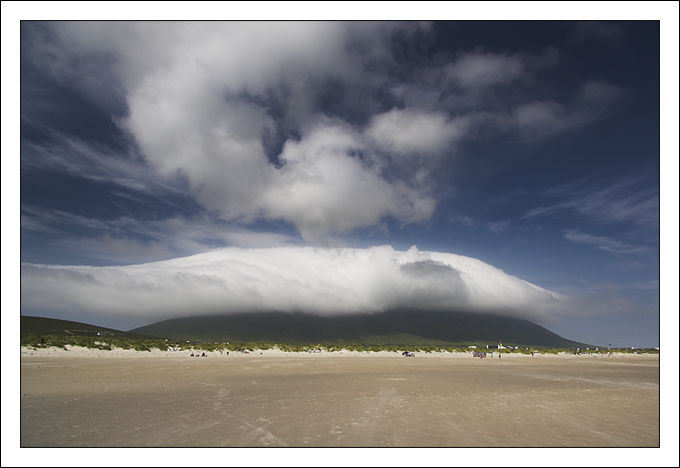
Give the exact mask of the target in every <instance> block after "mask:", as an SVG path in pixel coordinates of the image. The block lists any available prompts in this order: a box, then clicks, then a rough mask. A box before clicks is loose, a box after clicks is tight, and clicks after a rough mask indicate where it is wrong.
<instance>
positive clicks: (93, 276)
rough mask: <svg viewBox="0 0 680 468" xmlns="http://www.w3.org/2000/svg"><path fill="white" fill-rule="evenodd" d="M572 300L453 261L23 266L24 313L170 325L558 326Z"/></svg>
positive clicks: (286, 258)
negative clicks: (301, 317) (519, 320)
mask: <svg viewBox="0 0 680 468" xmlns="http://www.w3.org/2000/svg"><path fill="white" fill-rule="evenodd" d="M567 304H568V298H566V297H564V296H561V295H560V294H557V293H553V292H550V291H547V290H545V289H542V288H540V287H538V286H535V285H532V284H530V283H527V282H526V281H523V280H521V279H519V278H516V277H514V276H510V275H507V274H505V273H503V272H502V271H501V270H499V269H497V268H494V267H492V266H491V265H488V264H485V263H483V262H481V261H479V260H475V259H473V258H469V257H463V256H459V255H454V254H448V253H439V252H421V251H419V250H418V249H417V248H415V247H412V248H411V249H410V250H408V251H406V252H399V251H395V250H393V249H392V248H391V247H389V246H383V247H374V248H370V249H365V250H359V249H320V248H311V247H306V248H301V247H282V248H274V249H237V248H227V249H221V250H215V251H211V252H207V253H204V254H198V255H194V256H190V257H185V258H177V259H173V260H167V261H162V262H155V263H147V264H142V265H130V266H121V267H86V266H48V265H33V264H22V267H21V305H22V311H23V312H24V313H30V312H31V311H34V310H38V311H54V312H57V313H62V314H63V313H68V314H82V315H83V316H85V315H87V316H88V318H89V319H91V320H93V319H95V317H102V318H103V317H109V318H110V317H122V318H129V319H131V320H132V319H134V320H139V319H146V320H149V321H152V320H162V319H166V318H170V317H178V316H187V315H191V314H220V313H231V312H243V311H260V310H280V311H305V312H310V313H316V314H337V313H340V314H350V313H366V312H378V311H384V310H388V309H392V308H402V307H412V308H416V309H424V308H427V309H439V310H454V311H455V310H457V311H477V312H480V313H483V312H495V313H504V314H509V315H513V316H517V317H523V318H529V319H532V320H535V321H538V322H549V321H550V320H551V319H552V318H553V316H554V314H555V313H557V312H560V311H562V309H563V308H564V307H565V306H566V305H567Z"/></svg>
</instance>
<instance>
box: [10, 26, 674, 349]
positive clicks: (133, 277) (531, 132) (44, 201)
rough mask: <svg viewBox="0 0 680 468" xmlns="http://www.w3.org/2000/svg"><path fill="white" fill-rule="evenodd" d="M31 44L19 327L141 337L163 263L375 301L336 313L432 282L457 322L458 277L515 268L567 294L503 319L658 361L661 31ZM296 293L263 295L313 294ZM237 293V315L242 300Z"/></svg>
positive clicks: (57, 32)
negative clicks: (90, 295)
mask: <svg viewBox="0 0 680 468" xmlns="http://www.w3.org/2000/svg"><path fill="white" fill-rule="evenodd" d="M20 45H21V53H20V72H21V73H20V90H21V93H20V99H21V101H20V104H21V105H20V115H21V122H20V129H19V130H20V169H19V174H18V176H19V177H18V178H19V179H20V201H19V203H20V219H21V221H20V232H21V234H20V257H21V264H22V269H21V281H22V297H21V312H22V314H28V315H42V316H49V317H55V318H64V319H70V320H80V321H84V322H89V323H96V324H99V325H105V326H112V327H116V328H121V329H129V328H133V327H136V326H140V325H144V324H146V323H150V322H153V321H156V320H160V319H162V318H165V316H163V315H162V313H160V312H159V311H152V312H153V313H151V312H150V310H151V309H153V305H150V304H154V303H156V304H161V303H162V301H161V300H160V297H161V296H162V295H167V293H168V289H167V288H170V287H171V286H168V285H173V284H175V283H173V281H174V280H172V281H170V280H169V279H168V278H169V276H167V277H165V276H164V274H165V273H163V272H170V271H172V272H173V273H172V274H173V275H179V274H190V275H208V276H211V277H219V278H220V281H223V283H221V284H222V285H224V284H229V285H240V286H242V288H241V289H242V290H248V289H249V288H250V287H251V286H252V285H253V284H256V283H255V282H256V281H259V282H262V281H264V279H263V278H265V277H266V278H269V279H268V280H267V282H268V284H269V285H271V284H272V283H275V284H278V283H277V280H278V279H281V278H286V280H290V278H289V277H288V276H290V275H294V274H297V276H295V278H294V281H295V284H304V285H306V286H305V287H306V288H307V290H309V291H312V292H315V291H317V289H315V288H319V289H318V291H319V295H320V294H322V292H323V294H327V296H324V297H335V296H333V294H334V293H332V292H329V291H330V290H328V289H323V288H325V287H326V286H328V284H329V283H332V284H335V285H336V286H338V287H343V288H350V287H354V288H355V291H357V296H360V297H364V296H362V294H364V286H365V285H366V284H370V285H371V288H373V289H370V290H368V289H367V290H366V291H365V297H367V298H370V300H371V301H373V302H370V301H369V299H367V301H369V302H366V303H361V302H360V301H359V302H358V303H356V304H353V305H351V306H350V305H348V306H347V307H348V308H347V309H346V310H345V309H343V310H339V309H338V310H329V311H327V313H336V312H337V313H341V312H348V311H349V312H351V311H354V312H355V311H356V310H358V309H360V308H361V307H362V304H363V306H365V307H366V308H367V310H368V309H370V310H371V311H372V310H374V309H375V310H377V309H379V308H380V304H382V305H384V304H392V302H391V299H390V298H394V297H397V296H395V294H396V289H390V288H397V287H399V288H401V287H402V286H403V285H402V283H399V281H401V280H403V279H404V277H403V273H404V272H405V271H407V272H409V273H408V274H416V273H417V272H421V271H422V272H424V273H423V276H419V277H418V278H415V277H414V279H413V282H412V283H411V284H416V283H417V284H421V283H418V281H420V282H422V285H423V288H424V289H422V290H418V293H417V295H416V296H413V297H425V296H423V295H424V294H426V293H427V294H428V297H437V298H438V299H437V300H438V301H440V302H437V304H439V305H441V306H442V307H445V306H446V304H451V305H460V304H459V303H458V302H456V301H457V300H458V299H457V297H458V296H456V294H454V293H452V292H451V291H452V290H455V291H458V289H456V288H457V286H455V287H454V286H452V284H453V283H442V284H439V277H437V278H435V276H433V275H434V273H436V272H437V271H445V273H446V274H447V275H448V274H449V273H450V274H451V275H452V276H451V278H452V280H451V281H453V282H454V283H455V282H456V281H458V279H459V278H461V277H462V278H463V280H461V281H462V283H461V284H463V285H464V286H461V288H467V289H464V290H465V291H467V292H466V294H467V296H466V300H467V301H468V302H465V304H466V307H472V308H474V309H475V310H480V311H481V312H484V310H483V307H482V306H481V305H480V304H486V302H484V297H486V296H485V295H487V296H488V295H489V294H491V295H493V294H494V291H492V290H490V289H484V288H487V287H488V284H490V283H489V281H490V280H489V279H490V278H491V279H493V280H494V281H495V280H496V279H498V281H501V282H504V281H506V280H507V277H517V278H519V279H521V280H524V281H526V282H528V283H531V285H535V286H537V287H538V288H540V289H541V291H543V290H545V291H547V292H549V293H550V294H551V296H550V300H551V301H553V300H555V301H558V302H559V301H562V302H560V304H561V305H560V306H559V307H555V308H551V307H549V306H548V305H547V303H545V302H535V301H538V299H534V298H533V296H531V298H530V299H526V302H522V303H519V302H518V305H517V307H515V308H514V309H513V308H511V309H512V310H509V312H508V313H514V314H516V315H517V316H527V317H529V318H531V319H536V321H537V322H538V323H541V324H543V325H544V326H546V327H547V328H549V329H550V330H552V331H554V332H556V333H558V334H560V335H561V336H564V337H566V338H569V339H574V340H578V341H582V342H587V343H593V344H598V345H607V344H610V343H611V344H612V346H619V347H624V346H636V347H655V346H659V333H660V318H661V317H662V316H663V311H662V310H660V302H659V299H660V291H659V286H660V245H659V240H660V198H661V197H660V180H661V176H662V175H664V172H665V171H666V170H668V169H670V170H675V177H677V152H676V153H674V154H664V153H663V152H662V148H661V147H660V142H661V139H660V132H661V130H662V122H661V119H660V116H661V115H662V114H661V109H660V104H661V103H663V102H664V100H663V99H662V98H661V94H660V93H661V90H660V82H661V78H662V77H661V75H660V70H666V68H663V66H664V65H663V63H662V61H663V60H662V59H663V57H662V56H661V51H660V23H659V22H658V21H613V22H612V21H587V22H580V21H565V22H563V21H533V22H520V21H507V22H486V21H474V22H471V21H461V22H452V21H446V22H429V23H416V22H405V23H399V22H376V23H368V22H360V23H356V22H321V23H315V22H304V23H293V22H283V23H258V22H248V23H233V22H198V23H191V22H189V23H182V22H174V23H161V22H152V23H147V22H134V23H124V22H115V23H94V22H75V23H69V22H26V21H25V22H23V23H22V25H21V30H20ZM676 50H677V49H676ZM674 67H675V68H674V69H673V66H671V70H673V71H674V73H675V79H676V83H677V59H675V65H674ZM674 96H675V98H674V99H675V106H676V107H675V109H676V110H677V91H675V94H674ZM674 119H675V122H676V123H677V112H676V113H675V116H674ZM666 124H667V123H666V122H665V121H664V123H663V125H664V128H665V125H666ZM670 128H674V127H673V124H672V123H671V126H670ZM675 139H676V148H677V134H676V135H675ZM668 160H670V161H668ZM669 163H670V165H668V164H669ZM664 168H666V169H664ZM3 172H5V171H3ZM3 181H4V178H3ZM672 197H674V198H672V200H671V202H672V203H674V204H675V205H674V206H675V207H676V208H677V185H675V188H674V192H672ZM3 198H5V197H4V196H3ZM672 211H673V210H671V212H672ZM669 216H670V214H669ZM673 216H677V209H676V210H675V214H674V215H673ZM674 229H675V231H674V235H675V237H674V239H675V240H677V218H675V225H674ZM380 246H390V248H389V249H388V250H385V251H384V250H380V248H381V247H380ZM412 246H416V248H417V250H410V251H409V249H411V247H412ZM309 247H315V248H316V249H317V250H315V252H319V251H323V252H326V254H324V255H321V256H315V255H316V254H314V255H312V254H310V253H309V252H310V250H309V249H308V248H309ZM4 248H5V247H4V245H3V250H4ZM672 248H673V249H675V250H674V252H675V262H676V265H677V242H675V247H672ZM371 249H373V250H371ZM376 249H378V250H376ZM376 251H377V252H387V253H385V254H384V256H381V255H383V253H381V254H380V255H373V254H372V253H375V252H376ZM244 252H245V253H244ZM334 252H335V253H334ZM366 252H371V255H367V254H366ZM408 252H411V253H410V254H408V255H407V253H408ZM414 252H415V253H414ZM446 254H452V255H454V256H455V258H454V256H447V255H446ZM196 255H198V257H194V256H196ZM244 255H245V256H244ZM248 255H250V256H251V257H248ZM458 256H463V257H471V258H473V259H477V260H479V261H481V262H483V263H484V264H488V265H490V266H492V267H495V269H498V270H495V269H494V271H493V273H489V275H490V276H479V275H478V276H475V275H476V274H477V273H475V272H474V271H478V270H474V271H473V270H470V271H468V270H465V268H466V267H465V266H464V263H465V262H463V260H461V257H458ZM255 257H257V260H255ZM378 257H379V258H378ZM218 258H219V259H221V260H220V261H223V262H227V263H225V264H220V265H221V266H220V267H219V268H218V267H213V266H208V265H213V264H214V262H216V261H217V260H216V259H218ZM289 258H290V259H293V260H290V262H293V263H295V262H297V263H296V265H295V268H292V267H291V269H290V271H286V268H285V265H286V263H285V261H288V260H283V259H289ZM376 258H378V260H375V259H376ZM190 259H201V261H200V262H199V261H198V260H190ZM348 259H349V260H348ZM374 260H375V261H376V262H378V263H375V264H373V263H371V262H373V261H374ZM157 262H166V263H157ZM167 262H169V263H167ZM239 262H240V263H239ZM324 262H327V263H324ZM343 262H347V263H346V264H347V265H350V267H348V269H347V270H343V269H342V268H341V266H342V265H345V263H343ZM380 262H382V263H380ZM408 262H411V264H417V265H418V268H415V267H405V266H404V265H405V264H406V263H408ZM414 262H416V263H414ZM290 264H291V263H288V265H290ZM132 265H135V267H131V266H132ZM225 265H226V266H225ZM238 265H241V266H238ZM243 265H246V266H243ZM339 265H340V266H339ZM375 265H378V266H375ZM389 265H398V268H396V267H395V268H396V270H394V271H393V270H390V269H389V268H391V267H389ZM442 265H444V266H445V267H446V269H445V270H441V268H443V267H442ZM114 266H115V267H117V268H118V269H117V270H112V269H107V268H108V267H114ZM374 266H375V270H371V268H373V267H374ZM383 267H384V268H383ZM437 268H439V270H438V269H437ZM480 268H481V267H480ZM293 270H294V271H296V272H297V273H292V271H293ZM366 271H374V275H373V276H370V275H368V276H366V278H365V280H363V282H362V281H359V280H356V278H363V276H361V275H362V274H364V273H363V272H366ZM479 271H481V270H479ZM484 271H486V270H484ZM182 272H184V273H182ZM257 272H260V273H261V272H266V274H265V273H262V275H263V276H262V277H261V278H260V277H257V275H258V274H259V273H257ZM274 272H275V273H274ZM328 272H334V273H332V275H331V273H328ZM414 272H416V273H414ZM343 274H344V275H346V276H347V277H344V276H342V275H343ZM479 274H480V275H481V273H479ZM167 275H170V273H167ZM267 275H269V276H267ZM272 275H275V276H272ZM329 275H330V276H329ZM333 275H335V276H333ZM390 275H392V276H394V278H397V277H398V278H400V279H399V280H395V282H394V283H390V284H388V285H383V284H382V283H381V284H380V286H379V287H378V286H375V284H376V282H380V281H383V280H384V279H385V278H391V277H392V276H390ZM399 275H402V276H399ZM460 275H462V276H460ZM466 275H468V276H466ZM675 275H676V276H677V268H676V269H675ZM350 276H351V278H350ZM444 276H446V275H444ZM142 277H144V278H145V279H143V280H142ZM149 278H153V284H151V283H150V282H152V280H150V279H149ZM243 278H249V279H248V281H250V282H244V283H241V282H240V281H242V280H243ZM253 278H254V279H253ZM272 278H274V279H272ZM348 278H349V279H348ZM409 278H410V277H409ZM175 279H176V277H175ZM166 280H167V281H168V282H167V283H166V282H165V281H166ZM355 280H356V281H355ZM487 280H489V281H487ZM142 281H146V283H144V285H141V282H142ZM243 281H245V280H243ZM291 281H292V280H291ZM507 281H510V280H507ZM513 281H514V280H513ZM93 283H96V284H98V285H99V286H101V288H102V289H101V290H97V291H98V297H99V298H103V297H104V298H106V299H105V300H101V301H99V302H97V304H96V306H92V307H91V308H90V309H89V310H88V305H87V304H84V303H83V301H80V302H79V301H77V300H75V299H73V296H74V295H75V291H82V289H79V288H82V287H84V286H86V285H88V284H93ZM455 284H458V283H455ZM494 284H495V283H494ZM503 284H505V283H503ZM508 284H510V283H508ZM512 284H515V283H512ZM321 285H324V286H323V288H322V287H321ZM399 285H402V286H399ZM474 285H485V286H484V287H483V288H482V289H483V291H484V293H483V294H482V293H479V297H478V296H475V295H474V294H472V293H471V292H470V291H472V288H473V286H474ZM99 286H98V287H99ZM366 287H368V286H366ZM480 287H481V286H480ZM532 287H533V286H532ZM126 288H128V289H126ZM281 288H282V289H277V288H276V287H270V286H267V287H265V288H263V289H257V291H256V293H253V294H254V295H255V296H257V297H258V298H261V299H262V302H261V303H259V304H270V302H269V301H270V300H274V299H279V300H280V299H281V298H282V297H283V294H284V293H283V292H282V291H293V292H291V293H290V294H291V297H292V296H293V295H294V294H297V296H296V297H301V294H298V293H296V292H295V291H296V290H295V289H294V288H293V289H291V287H290V283H283V282H282V283H281ZM141 289H144V293H143V296H142V295H140V296H139V299H138V300H137V299H134V300H132V299H130V301H128V302H130V304H128V305H127V306H126V307H128V312H127V313H121V312H120V304H116V303H120V302H121V298H131V297H137V296H134V294H136V293H135V291H137V292H139V291H140V290H141ZM227 289H229V288H227ZM152 290H153V291H156V292H157V293H158V295H159V296H154V295H153V293H152V292H149V291H152ZM401 290H403V289H401ZM461 290H463V289H461ZM225 291H226V289H225ZM225 291H222V293H224V294H223V295H221V296H219V297H218V299H215V301H218V302H219V301H220V300H221V301H223V302H221V303H220V304H224V308H225V310H227V311H230V310H236V309H237V308H238V307H241V306H243V304H246V303H248V304H251V302H249V301H250V299H248V300H247V301H246V300H245V299H244V300H243V301H245V302H241V301H240V299H238V300H237V299H233V300H232V301H231V302H230V299H229V297H231V296H229V294H227V293H226V292H225ZM358 291H361V292H360V293H359V292H358ZM444 291H445V293H444ZM480 291H481V290H480ZM518 291H519V290H517V291H515V290H510V289H509V290H508V291H507V296H503V297H501V299H503V298H505V299H506V300H508V301H510V298H512V297H514V295H515V293H516V294H523V292H518ZM522 291H523V290H522ZM140 294H141V293H140ZM414 294H416V293H414ZM541 294H542V293H541ZM37 296H39V297H40V300H36V299H35V298H36V297H37ZM269 296H271V298H270V297H269ZM399 297H401V296H399ZM409 297H411V296H409ZM522 297H524V296H522ZM541 297H543V296H541ZM286 298H287V300H288V299H290V298H288V296H286ZM555 298H559V299H555ZM156 299H158V302H154V301H155V300H156ZM126 300H127V299H126ZM296 300H297V299H295V298H293V299H290V301H291V304H293V305H291V307H298V308H299V307H300V304H299V303H298V302H296ZM93 301H94V300H93ZM135 301H136V302H135ZM446 301H452V302H448V303H447V302H446ZM541 301H543V299H541ZM126 304H127V302H126ZM239 304H240V305H239ZM257 304H258V303H255V305H254V306H253V305H252V304H251V306H252V307H255V308H256V306H257ZM376 304H377V305H376ZM202 307H203V306H202V304H201V301H200V299H197V300H196V301H195V302H194V310H192V311H191V312H192V313H200V312H202V311H203V309H202ZM319 308H320V309H322V308H323V307H321V306H319ZM340 308H341V307H340ZM95 309H96V310H95ZM350 309H351V310H350ZM528 309H532V310H534V309H535V310H537V311H541V312H536V314H535V315H526V314H527V313H528V312H526V310H528ZM208 310H209V311H210V312H211V313H214V310H215V306H214V301H213V302H212V303H211V305H210V307H209V306H208V305H205V311H206V312H207V311H208ZM324 313H326V311H324ZM668 313H671V312H670V311H668ZM672 314H677V312H675V311H674V312H672ZM675 320H676V322H675V323H677V317H676V318H675Z"/></svg>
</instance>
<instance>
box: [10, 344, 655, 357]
mask: <svg viewBox="0 0 680 468" xmlns="http://www.w3.org/2000/svg"><path fill="white" fill-rule="evenodd" d="M66 348H67V349H64V348H61V347H56V346H52V347H48V348H31V347H28V346H21V357H28V356H34V357H71V358H94V357H96V358H135V359H144V358H196V357H200V358H203V356H202V354H203V353H205V357H211V358H217V359H223V358H227V359H239V358H249V357H252V358H257V357H282V358H283V357H298V358H299V357H308V358H314V357H321V358H324V357H331V356H332V357H364V358H367V357H399V358H401V357H404V356H402V355H401V351H349V350H341V351H319V352H304V351H303V352H293V351H281V350H279V349H275V348H274V349H263V350H259V349H258V350H253V351H249V352H241V351H229V352H228V353H227V351H224V352H223V353H221V352H219V351H204V350H194V351H192V350H182V351H161V350H159V349H157V348H153V349H151V350H150V351H137V350H134V349H120V348H119V349H113V350H102V349H93V348H85V347H81V346H71V345H66ZM192 354H194V355H193V356H192ZM500 354H502V356H503V358H505V359H521V358H533V359H536V358H539V359H540V358H543V359H544V358H560V359H592V358H603V359H611V358H616V357H623V356H631V357H632V356H641V357H642V356H659V353H617V352H613V353H603V352H592V353H588V354H579V355H575V354H571V353H569V354H567V353H557V354H554V353H541V352H535V353H534V355H531V354H524V353H513V352H509V353H500ZM500 354H499V353H498V352H493V353H492V352H491V351H487V357H486V358H485V359H503V358H497V356H499V355H500ZM415 357H420V358H427V359H433V358H435V359H447V358H448V359H456V358H458V359H459V358H470V359H475V357H474V356H473V351H469V352H462V353H461V352H449V351H442V352H430V353H427V352H416V353H415ZM476 359H480V358H476Z"/></svg>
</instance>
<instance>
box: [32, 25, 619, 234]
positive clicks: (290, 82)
mask: <svg viewBox="0 0 680 468" xmlns="http://www.w3.org/2000/svg"><path fill="white" fill-rule="evenodd" d="M433 37H434V30H433V28H431V25H428V24H420V23H412V22H407V23H399V22H379V23H372V22H369V23H361V22H359V23H357V22H263V23H260V22H245V23H240V22H208V23H205V22H172V23H165V22H96V23H92V22H54V23H46V24H45V23H35V24H33V23H31V24H27V25H25V26H24V31H23V35H22V45H23V48H24V52H23V56H22V60H26V61H27V62H30V63H32V64H33V65H34V66H35V67H36V68H37V69H40V70H43V72H44V73H47V74H49V75H50V76H51V77H52V78H53V79H55V80H56V81H58V82H60V83H61V84H63V85H64V86H69V87H71V88H73V89H75V90H76V91H77V92H78V93H79V94H81V95H83V96H85V98H86V99H88V100H89V101H91V102H93V103H97V105H99V106H101V107H103V108H105V109H107V110H108V111H111V112H113V113H114V114H115V120H116V122H117V123H118V125H119V126H120V128H121V129H122V130H124V131H125V132H126V134H127V135H129V136H130V137H131V138H130V140H131V142H133V146H134V148H135V149H136V150H137V151H138V152H139V154H140V155H141V158H142V159H143V161H144V163H145V164H148V167H149V168H152V169H153V171H155V173H156V174H158V175H160V176H161V178H164V179H165V180H167V181H171V180H176V179H181V180H182V181H183V182H185V183H186V186H187V188H188V191H189V193H190V194H191V196H192V197H193V198H194V199H195V200H196V201H197V202H198V203H200V204H201V205H202V206H203V207H205V208H206V209H207V210H209V211H210V212H212V213H215V215H217V216H219V217H221V218H222V219H223V220H226V221H228V222H235V223H239V222H240V223H248V222H251V221H253V220H257V219H269V220H285V221H288V222H290V223H291V224H292V225H293V226H295V227H296V229H297V230H298V231H299V232H300V234H301V235H302V237H303V238H304V239H305V240H308V241H314V240H318V239H319V238H320V237H323V236H325V235H328V234H335V233H346V232H349V231H351V230H352V229H354V228H356V227H361V226H374V225H376V224H378V223H379V222H381V220H383V219H385V218H393V219H397V220H398V221H400V222H402V223H413V222H421V221H426V220H428V219H430V218H431V216H432V215H433V213H434V211H435V209H436V204H437V199H436V196H435V195H434V194H435V193H437V188H438V187H437V185H436V184H437V177H436V176H437V173H438V172H440V171H438V169H439V168H441V167H442V163H443V162H445V163H447V164H448V163H449V162H450V161H451V159H452V158H453V157H455V155H456V153H457V151H458V150H459V146H460V144H461V142H463V141H464V140H465V138H466V137H468V136H469V135H474V134H477V133H478V130H479V129H480V127H484V126H487V127H488V126H490V127H493V128H494V130H495V131H498V132H511V133H513V134H516V135H520V136H522V137H523V138H527V137H532V136H533V135H535V134H539V135H542V134H546V133H552V132H555V131H562V130H564V129H568V128H571V127H574V126H578V125H579V124H581V123H583V122H586V121H588V120H590V119H593V118H596V117H597V116H598V115H600V114H601V113H602V112H603V110H602V109H607V108H608V106H609V104H610V103H611V102H612V101H615V100H616V99H617V98H618V91H619V90H618V89H617V88H615V87H613V86H611V85H609V84H607V83H604V82H598V83H591V84H585V85H583V88H582V89H581V91H574V93H577V95H578V96H577V98H576V99H575V100H574V99H572V101H574V102H575V103H576V104H571V105H567V104H566V103H564V102H557V101H545V100H541V101H537V100H535V99H534V98H532V97H530V95H527V96H522V95H521V93H520V94H515V96H520V97H519V98H516V99H515V102H512V103H510V102H508V101H507V100H506V99H503V95H502V91H503V90H502V89H501V88H502V87H504V86H507V85H508V84H512V83H517V82H521V83H522V90H526V89H527V88H530V87H531V86H535V85H536V83H537V80H536V73H538V72H539V71H540V70H541V69H543V68H546V67H551V66H554V65H555V64H556V63H557V62H558V60H559V54H558V53H557V52H556V51H554V50H552V49H548V50H547V51H546V52H545V54H543V55H535V56H532V55H527V54H525V53H521V52H518V53H515V54H510V53H507V54H499V53H494V52H492V51H484V50H472V51H462V52H460V53H458V54H456V55H451V56H444V57H438V58H437V60H438V61H440V62H443V64H442V63H439V62H436V61H428V60H429V59H428V58H427V57H426V56H423V57H421V55H420V52H424V51H425V48H423V51H420V52H418V53H416V52H417V51H415V50H406V49H404V47H403V44H416V43H417V44H427V43H428V41H431V40H432V38H433ZM404 38H410V39H408V40H405V39H404ZM400 44H401V46H400ZM400 47H401V48H400ZM499 89H500V91H499ZM499 93H501V94H499ZM29 107H30V106H29ZM29 107H27V109H28V108H29ZM24 117H26V118H29V116H28V115H26V116H24ZM58 157H59V156H58V155H57V156H55V155H51V156H50V157H49V158H44V157H42V156H40V155H34V156H32V157H31V158H32V159H33V160H34V161H43V160H49V161H51V164H52V166H51V167H57V168H58V167H63V168H69V167H70V166H69V164H68V163H64V164H58V161H55V158H58ZM63 158H64V159H65V160H66V159H67V158H66V157H65V156H64V157H63ZM34 164H40V163H39V162H35V163H34ZM144 167H145V171H142V172H143V173H146V170H147V169H146V167H147V166H144ZM64 170H68V171H69V172H70V173H73V172H74V171H75V169H73V168H71V169H64ZM82 175H84V176H92V174H91V173H85V172H84V173H83V174H82ZM149 177H150V178H151V177H152V175H151V174H150V173H149ZM126 180H127V179H126Z"/></svg>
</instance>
